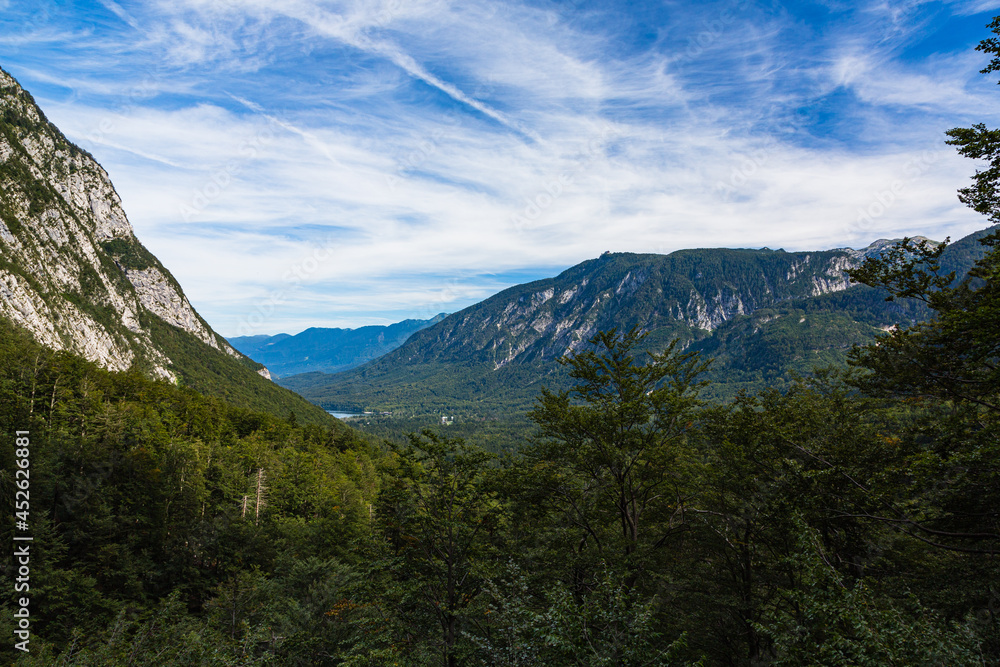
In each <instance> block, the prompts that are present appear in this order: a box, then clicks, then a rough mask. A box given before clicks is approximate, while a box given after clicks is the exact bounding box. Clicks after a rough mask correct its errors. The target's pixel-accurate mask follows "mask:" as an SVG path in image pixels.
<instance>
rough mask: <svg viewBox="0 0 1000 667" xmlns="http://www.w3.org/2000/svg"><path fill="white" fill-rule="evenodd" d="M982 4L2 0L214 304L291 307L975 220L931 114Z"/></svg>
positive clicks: (982, 94)
mask: <svg viewBox="0 0 1000 667" xmlns="http://www.w3.org/2000/svg"><path fill="white" fill-rule="evenodd" d="M994 4H998V3H978V4H977V3H969V2H966V3H952V4H951V5H947V6H944V5H940V4H937V3H919V2H888V3H887V2H872V3H870V4H858V3H826V5H819V4H812V3H810V4H807V3H785V4H784V5H782V6H776V5H771V4H763V3H762V4H759V5H758V4H755V3H751V2H745V1H744V0H723V1H722V2H712V3H706V4H693V3H668V4H666V5H659V4H655V5H654V4H653V3H650V4H648V5H643V4H642V3H638V4H636V3H631V4H625V3H622V5H621V6H618V5H617V4H616V5H613V6H608V5H606V4H604V3H600V4H597V3H595V4H591V3H589V2H587V1H581V2H579V3H573V8H572V9H570V10H566V9H560V8H559V6H558V5H554V4H553V5H542V4H512V3H495V2H490V1H488V0H474V1H471V2H461V3H459V2H452V1H449V0H422V1H414V2H400V1H398V0H387V1H386V2H383V3H373V2H361V1H360V0H359V1H357V2H351V1H345V2H334V1H329V2H327V1H322V0H288V1H287V2H282V3H274V2H270V1H265V0H181V1H179V2H178V1H177V0H170V1H168V0H159V1H157V2H150V3H140V2H131V1H126V0H117V1H114V2H113V1H112V0H104V1H103V2H100V3H97V4H93V5H86V6H84V7H83V8H82V9H81V10H80V11H79V12H78V13H73V14H70V13H65V12H59V11H55V10H53V11H51V12H50V13H49V14H48V17H47V18H46V19H45V20H44V21H40V22H36V23H35V24H34V25H33V26H32V27H31V29H30V30H25V29H23V28H19V27H17V25H18V24H17V23H16V20H17V18H18V16H21V17H23V16H27V15H28V13H29V10H30V8H29V7H28V5H27V3H23V4H22V3H18V2H14V3H13V5H14V7H13V9H12V13H10V17H11V18H10V20H9V21H8V22H6V23H4V22H0V44H14V43H17V44H22V45H26V46H22V47H21V48H18V49H15V50H13V51H12V52H11V55H9V56H8V59H7V60H4V61H3V62H0V64H2V65H3V66H4V67H5V68H7V69H9V70H11V71H12V72H13V73H14V74H15V76H18V77H19V78H20V79H21V81H22V83H24V84H25V85H26V86H27V87H28V88H29V90H31V91H32V92H33V93H34V94H35V96H36V98H38V99H39V101H40V102H41V104H42V106H43V108H44V109H45V111H46V113H47V114H48V115H49V117H50V118H52V119H53V120H54V121H55V122H56V123H57V124H58V125H59V126H60V127H61V128H62V129H63V130H64V131H65V132H66V133H67V134H68V136H70V137H71V138H72V139H74V140H75V141H77V142H79V143H81V144H82V145H83V146H84V147H86V148H87V149H88V150H90V151H91V152H93V153H94V154H95V155H96V156H97V157H98V158H99V160H100V161H101V162H102V164H104V166H105V167H106V168H107V169H108V171H109V173H110V174H111V176H112V178H113V180H114V182H115V184H116V186H117V188H118V190H119V192H120V193H121V195H122V197H123V199H124V202H125V206H126V210H127V211H128V212H129V215H130V218H131V221H132V223H133V225H134V226H135V227H136V230H137V233H138V234H139V237H140V238H141V239H142V240H143V241H144V242H145V243H146V244H147V245H148V246H149V247H150V248H151V249H152V250H153V252H154V253H156V254H157V255H158V256H159V257H160V258H161V259H162V260H163V261H164V263H165V264H166V265H167V266H168V268H170V269H171V270H172V271H173V272H174V273H175V274H176V275H177V277H178V279H179V280H180V282H181V284H182V285H184V287H185V289H186V291H187V292H188V294H189V296H190V298H191V299H192V301H193V302H194V303H195V305H196V306H197V307H198V308H199V309H200V310H201V312H202V313H203V314H204V315H205V316H206V317H207V319H208V320H209V321H210V322H211V323H212V324H213V325H214V326H216V327H217V328H218V329H219V330H220V331H221V332H222V333H224V334H230V335H231V334H235V333H237V332H238V331H241V332H245V331H243V330H242V329H241V327H245V326H247V323H248V322H250V321H251V320H252V321H253V323H254V324H253V326H254V327H255V331H259V332H277V331H281V330H285V331H289V332H294V331H297V330H299V329H302V328H305V327H306V326H324V325H326V326H350V325H364V324H370V323H385V322H387V321H393V320H398V319H403V318H406V317H412V316H420V317H430V316H432V315H434V314H436V313H437V312H440V311H451V310H455V309H458V308H460V307H463V306H465V305H468V304H470V303H472V302H474V301H475V300H478V299H481V298H483V297H485V296H488V295H489V294H491V293H493V292H495V291H497V290H499V289H502V288H503V287H505V286H507V285H509V284H510V283H511V281H513V280H523V279H526V278H530V277H541V276H544V275H552V274H554V273H556V272H558V271H559V270H561V269H562V268H566V267H568V266H570V265H572V264H574V263H576V262H579V261H581V260H584V259H587V258H589V257H593V256H596V255H597V254H599V253H600V252H602V251H604V250H613V251H633V252H669V251H672V250H675V249H679V248H683V247H695V246H697V247H706V246H729V247H759V246H764V245H767V246H771V247H785V248H786V249H789V250H792V249H810V248H822V247H837V246H846V245H854V246H857V245H863V244H866V243H868V242H870V241H871V240H873V239H875V238H877V237H892V236H898V235H902V234H904V233H911V234H912V233H922V234H925V235H928V236H932V237H943V236H945V235H948V234H951V235H952V236H955V235H958V234H961V233H964V232H967V231H971V230H972V229H975V228H977V227H979V226H981V225H982V221H981V220H980V219H979V218H978V216H976V215H975V214H974V213H972V212H971V211H968V210H966V209H964V208H963V207H962V206H961V205H960V204H959V203H958V202H957V200H956V198H955V195H954V191H955V189H956V188H958V187H961V186H962V185H964V184H965V183H966V179H967V178H968V175H969V174H970V173H971V171H972V168H973V166H972V165H971V164H965V163H964V162H963V161H962V160H961V159H959V158H958V157H957V156H955V155H953V154H952V153H949V152H942V151H941V149H942V148H944V146H943V145H942V144H943V136H942V131H943V130H944V129H947V128H949V127H953V126H957V125H963V124H968V123H971V122H978V121H983V122H987V123H990V122H993V124H996V121H997V114H996V112H995V111H994V109H995V108H996V104H995V95H996V90H995V85H994V84H993V82H991V81H989V80H987V79H986V78H984V77H981V76H979V75H978V74H977V73H976V71H977V70H978V69H979V68H980V67H981V66H982V60H983V59H982V56H981V54H977V53H975V52H974V51H972V50H971V47H972V46H974V44H975V43H976V41H978V39H980V38H982V37H984V36H985V32H986V31H985V29H982V28H981V27H979V26H982V25H983V24H985V23H986V22H987V20H988V16H987V15H982V16H978V18H977V17H976V16H971V18H970V17H969V16H968V15H970V14H973V15H974V14H976V12H982V11H989V10H991V9H992V8H993V5H994ZM949 20H954V21H958V23H956V24H949V25H948V27H947V28H941V29H938V28H937V27H936V26H938V25H943V24H944V23H945V22H947V21H949ZM955 25H961V26H964V28H963V30H956V29H955ZM27 46H30V48H27ZM886 192H889V193H891V194H892V197H893V201H892V203H891V205H889V206H884V205H883V206H882V210H880V211H879V209H878V206H875V205H874V204H873V202H875V203H878V202H880V201H881V199H880V197H881V198H882V199H884V193H886ZM869 209H871V210H875V211H878V215H875V216H871V215H867V216H866V215H865V212H866V211H868V210H869ZM265 311H266V312H265ZM432 311H433V312H432Z"/></svg>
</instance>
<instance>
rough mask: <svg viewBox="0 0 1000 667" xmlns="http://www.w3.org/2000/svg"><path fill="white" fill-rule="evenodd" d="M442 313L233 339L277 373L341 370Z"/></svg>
mask: <svg viewBox="0 0 1000 667" xmlns="http://www.w3.org/2000/svg"><path fill="white" fill-rule="evenodd" d="M444 317H445V313H440V314H439V315H436V316H434V317H433V318H431V319H429V320H404V321H402V322H397V323H396V324H390V325H388V326H367V327H359V328H357V329H336V328H334V329H324V328H318V327H314V328H310V329H306V330H305V331H303V332H302V333H298V334H295V335H294V336H292V335H289V334H284V333H282V334H277V335H274V336H239V337H236V338H230V339H229V343H230V344H231V345H232V346H233V347H235V348H236V349H237V350H239V351H240V352H242V353H243V354H245V355H247V356H248V357H250V358H251V359H253V360H254V361H258V362H260V363H262V364H264V365H265V366H267V368H268V370H270V371H271V374H272V375H273V376H274V377H284V376H286V375H292V374H296V373H310V372H313V371H320V372H323V373H337V372H339V371H345V370H348V369H351V368H354V367H355V366H360V365H361V364H363V363H365V362H367V361H371V360H372V359H376V358H378V357H380V356H382V355H383V354H386V353H387V352H391V351H392V350H395V349H396V348H397V347H399V346H400V345H402V344H403V343H404V342H406V339H407V338H409V337H410V336H411V335H412V334H413V333H414V332H417V331H420V330H421V329H426V328H427V327H429V326H431V325H433V324H437V323H438V322H440V321H441V320H442V319H444Z"/></svg>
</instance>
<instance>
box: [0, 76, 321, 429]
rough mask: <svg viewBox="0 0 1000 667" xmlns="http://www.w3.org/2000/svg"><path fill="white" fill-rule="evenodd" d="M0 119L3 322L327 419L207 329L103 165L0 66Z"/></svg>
mask: <svg viewBox="0 0 1000 667" xmlns="http://www.w3.org/2000/svg"><path fill="white" fill-rule="evenodd" d="M0 113H2V116H0V184H2V189H0V249H2V253H0V319H2V320H4V321H5V322H7V323H13V325H15V326H18V327H21V328H23V329H25V330H27V331H28V332H30V334H31V335H32V337H33V338H34V339H35V340H36V341H38V342H39V343H41V344H43V345H45V346H47V347H50V348H53V349H56V350H66V351H68V352H72V353H76V354H79V355H81V356H83V357H85V358H86V359H88V360H91V361H95V362H97V363H99V364H100V365H102V366H104V367H105V368H108V369H110V370H116V371H122V370H127V369H129V368H133V367H138V368H140V369H142V370H143V371H145V372H147V373H148V374H149V375H151V376H153V377H157V378H162V379H167V380H171V381H174V382H181V383H184V384H187V385H190V386H192V387H194V388H195V389H198V390H200V391H203V392H207V393H214V394H217V395H220V396H223V397H225V398H227V399H229V400H230V401H232V402H235V403H237V404H242V405H246V406H248V407H256V408H265V409H270V410H272V411H279V412H281V413H282V414H287V412H288V411H290V410H292V411H295V412H296V413H300V414H301V415H303V416H305V415H312V418H314V419H324V418H325V417H324V415H323V414H322V413H321V412H320V411H318V410H316V409H315V407H314V406H311V405H309V404H308V403H306V402H305V401H303V400H301V399H300V398H299V397H297V396H295V395H293V394H291V393H290V392H288V391H286V390H284V389H281V388H279V387H277V386H275V385H274V384H273V383H271V382H270V381H269V380H268V379H265V378H266V377H268V374H267V370H266V369H265V368H263V367H262V366H261V365H260V364H258V363H256V362H254V361H252V360H250V359H248V358H247V357H245V356H244V355H243V354H241V353H239V352H237V351H236V350H235V349H233V348H232V346H230V345H229V343H227V342H226V341H225V339H223V338H222V337H221V336H219V335H218V334H216V333H215V332H214V331H212V329H211V327H209V326H208V324H207V323H206V322H205V321H204V320H203V319H202V318H201V317H200V316H199V315H198V313H197V312H195V310H194V308H192V307H191V304H190V303H189V302H188V299H187V297H185V296H184V292H183V290H182V289H181V287H180V285H178V283H177V281H176V280H175V279H174V277H173V276H172V275H171V274H170V272H169V271H167V269H166V268H165V267H164V266H163V265H162V264H161V263H160V262H159V261H158V260H157V259H156V257H154V256H153V255H152V254H151V253H150V252H149V251H148V250H147V249H146V248H145V247H144V246H143V245H142V244H141V243H140V242H139V240H138V239H137V238H136V237H135V234H134V232H133V230H132V226H131V224H130V223H129V221H128V218H127V217H126V215H125V211H124V210H123V209H122V205H121V199H120V198H119V197H118V194H117V193H116V192H115V189H114V186H113V185H112V184H111V180H110V179H109V178H108V175H107V173H106V172H105V171H104V169H103V168H102V167H101V166H100V165H99V164H98V163H97V162H96V161H95V160H94V158H93V156H91V155H90V154H89V153H87V152H86V151H84V150H82V149H80V148H79V147H77V146H75V145H73V144H72V143H70V142H69V141H68V140H67V139H66V137H65V136H63V134H62V133H61V132H60V131H59V129H58V128H56V127H55V126H54V125H52V124H51V123H50V122H49V121H48V120H47V119H46V118H45V115H44V114H43V113H42V111H41V109H39V108H38V106H37V105H36V104H35V102H34V100H33V99H32V97H31V95H30V94H29V93H27V92H26V91H25V90H23V89H22V88H21V87H20V86H19V85H18V83H17V82H16V81H15V80H14V79H13V77H11V76H10V75H9V74H8V73H6V72H4V71H3V70H0ZM5 326H9V324H5ZM261 375H263V376H264V377H261Z"/></svg>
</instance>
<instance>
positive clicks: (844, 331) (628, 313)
mask: <svg viewBox="0 0 1000 667" xmlns="http://www.w3.org/2000/svg"><path fill="white" fill-rule="evenodd" d="M973 236H974V237H975V236H976V235H973ZM890 243H891V242H890V241H886V240H880V241H876V242H875V243H873V244H872V245H871V246H869V247H868V248H866V249H864V250H852V249H838V250H828V251H821V252H796V253H788V252H784V251H782V250H776V251H772V250H767V249H763V250H726V249H702V250H683V251H679V252H675V253H672V254H670V255H665V256H664V255H636V254H629V253H619V254H608V253H606V254H605V255H603V256H602V257H600V258H598V259H594V260H589V261H586V262H583V263H581V264H579V265H577V266H574V267H572V268H570V269H567V270H566V271H564V272H563V273H561V274H559V275H558V276H556V277H554V278H549V279H545V280H540V281H536V282H533V283H528V284H525V285H518V286H515V287H512V288H510V289H507V290H505V291H503V292H501V293H499V294H496V295H494V296H493V297H490V298H489V299H486V300H485V301H483V302H481V303H479V304H476V305H473V306H470V307H469V308H466V309H464V310H462V311H459V312H457V313H454V314H452V315H450V316H448V317H446V318H445V319H444V320H442V321H441V322H439V323H438V324H436V325H434V326H432V327H429V328H427V329H424V330H422V331H419V332H417V333H415V334H413V336H411V337H410V339H409V340H408V341H407V342H406V343H405V344H404V345H402V346H401V347H400V348H399V349H397V350H395V351H393V352H391V353H389V354H387V355H385V356H384V357H381V358H379V359H377V360H375V361H373V362H371V363H368V364H366V365H364V366H361V367H359V368H356V369H353V370H351V371H348V372H344V373H338V374H335V375H326V374H321V373H311V374H305V375H299V376H293V377H288V378H283V379H282V380H281V381H280V382H281V383H282V384H283V385H284V386H287V387H289V388H292V389H293V390H295V391H298V392H299V393H301V394H302V395H304V396H306V397H307V398H309V399H310V400H312V401H314V402H316V403H318V404H320V405H323V406H325V407H328V408H331V409H332V408H342V409H365V408H367V409H375V410H386V411H390V410H391V411H393V412H394V417H393V419H394V420H396V419H399V415H400V414H403V415H407V416H411V417H412V419H413V420H414V421H413V422H412V423H409V424H407V427H408V428H413V427H419V423H418V422H419V421H420V415H425V416H427V415H434V414H442V413H443V414H452V413H457V414H458V415H459V416H460V417H461V416H463V415H464V417H465V418H466V419H467V420H476V419H491V418H497V419H507V418H509V417H510V415H511V414H512V413H516V412H519V411H523V410H525V409H527V408H528V407H530V406H531V404H532V403H533V400H534V397H535V396H536V395H537V394H538V392H539V389H540V387H541V386H542V385H546V386H549V387H560V386H562V385H563V384H564V383H565V380H566V378H565V375H564V372H563V369H562V367H561V366H559V365H558V364H557V363H556V360H557V359H558V358H559V357H561V356H563V355H567V354H572V353H574V352H576V351H579V350H581V349H584V348H585V347H586V345H587V340H588V339H589V338H590V337H591V336H593V335H594V333H596V332H597V331H600V330H605V329H610V328H612V327H618V328H619V329H624V328H628V327H631V326H633V325H639V326H641V327H642V328H643V329H644V330H646V331H648V332H649V337H648V338H647V341H646V343H647V347H648V348H649V349H651V350H656V349H662V348H663V347H664V346H665V345H666V344H667V343H668V342H669V341H670V340H672V339H674V338H680V339H681V341H682V342H683V344H684V345H685V346H687V347H688V348H689V349H694V350H699V351H701V352H704V353H705V354H706V355H707V356H710V357H714V358H715V359H716V361H715V362H714V364H713V370H712V372H711V374H710V376H711V379H712V380H713V385H712V386H711V387H710V388H709V391H708V395H709V396H710V397H716V398H726V397H729V396H732V395H733V394H734V393H735V392H736V391H738V390H740V389H750V390H753V389H757V388H760V387H762V386H764V385H765V384H770V385H773V386H780V385H781V384H782V382H783V381H784V380H783V379H785V378H787V374H788V372H789V371H796V372H808V371H810V370H811V369H812V368H814V367H816V366H822V365H827V364H840V363H843V362H844V359H845V358H846V353H847V350H848V349H849V348H850V347H851V346H852V345H853V344H857V343H866V342H870V341H871V340H874V338H875V336H876V335H877V334H878V333H879V332H880V331H883V330H885V329H886V328H888V327H889V326H892V325H898V324H908V323H912V322H915V321H918V320H920V319H923V318H924V317H925V316H926V312H925V311H924V309H923V308H922V306H921V305H920V304H916V303H910V302H886V301H885V299H884V295H883V294H881V293H879V292H878V291H876V290H873V289H871V288H868V287H866V286H863V285H853V286H852V285H851V284H850V282H849V279H848V277H847V274H846V271H847V270H848V269H850V268H852V267H854V266H857V265H858V264H859V263H860V262H861V261H862V260H863V259H864V257H865V256H866V255H869V254H877V253H879V252H881V251H882V249H884V248H885V247H886V246H887V245H889V244H890ZM981 255H982V250H981V248H980V247H979V246H978V244H977V243H975V239H974V238H970V239H963V240H961V241H958V242H956V243H955V244H954V245H953V246H951V247H949V248H948V249H947V250H946V251H945V255H944V256H943V258H942V263H943V264H944V265H945V266H950V265H949V262H950V263H951V265H953V266H954V267H955V268H956V269H961V267H965V268H964V269H962V270H961V271H960V273H964V270H967V268H968V266H971V263H972V262H973V261H974V260H975V258H977V257H979V256H981ZM949 270H950V269H949ZM424 421H425V422H426V419H425V420H424ZM459 421H460V420H459Z"/></svg>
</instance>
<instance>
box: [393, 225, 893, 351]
mask: <svg viewBox="0 0 1000 667" xmlns="http://www.w3.org/2000/svg"><path fill="white" fill-rule="evenodd" d="M886 245H887V243H883V242H876V244H873V246H872V247H871V248H868V249H865V250H851V249H838V250H827V251H818V252H799V253H788V252H784V251H782V250H777V251H772V250H767V249H764V250H727V249H710V250H709V249H705V250H682V251H678V252H675V253H672V254H670V255H636V254H631V253H605V254H604V255H602V256H601V257H600V258H598V259H594V260H590V261H587V262H583V263H582V264H578V265H577V266H574V267H572V268H570V269H568V270H566V271H564V272H563V273H561V274H560V275H558V276H556V277H555V278H550V279H546V280H540V281H537V282H534V283H529V284H526V285H519V286H517V287H512V288H511V289H509V290H506V291H504V292H501V293H500V294H497V295H495V296H493V297H490V298H489V299H487V300H486V301H483V302H482V303H479V304H476V305H474V306H471V307H469V308H466V309H465V310H462V311H460V312H458V313H455V314H454V315H450V316H449V317H447V318H445V319H444V320H443V321H441V322H439V323H438V324H437V325H435V326H433V327H431V328H429V329H425V330H423V331H419V332H417V333H415V334H413V336H412V337H411V338H410V340H409V341H407V343H406V345H404V346H403V347H402V348H400V349H399V350H397V351H396V352H395V353H393V354H394V355H396V356H397V357H398V359H396V361H398V362H399V363H431V362H439V361H447V362H462V363H466V362H469V363H488V364H491V365H492V366H493V368H495V369H499V368H502V367H504V366H506V365H508V364H510V363H512V362H515V361H517V362H518V363H521V362H535V361H546V360H551V359H554V358H557V357H560V356H563V355H566V354H571V353H573V352H576V351H578V350H580V349H581V348H582V347H583V346H585V345H586V344H587V341H588V340H589V339H590V338H591V337H592V336H593V335H594V334H595V333H597V332H598V331H602V330H607V329H610V328H611V327H618V328H619V329H623V328H628V327H631V326H632V325H635V324H638V325H640V326H641V327H642V328H643V329H645V330H647V331H656V330H660V329H662V330H663V332H664V334H665V335H668V336H673V335H678V334H679V333H681V331H682V330H684V329H687V330H690V329H700V330H702V331H706V332H711V331H714V330H715V329H716V328H718V327H719V326H721V325H723V324H725V323H726V322H729V321H730V320H732V319H733V318H735V317H739V316H742V315H750V314H752V313H754V312H755V311H757V310H759V309H761V308H769V307H773V306H775V305H776V304H778V303H781V302H784V301H789V300H791V299H801V298H809V297H816V296H820V295H823V294H827V293H830V292H839V291H843V290H846V289H848V288H849V287H850V286H851V284H850V281H849V279H848V277H847V271H848V270H849V269H851V268H853V267H855V266H857V265H859V264H860V263H861V261H862V260H863V259H864V258H865V256H867V255H868V254H870V253H875V252H880V251H881V250H882V249H883V248H884V247H885V246H886Z"/></svg>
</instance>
